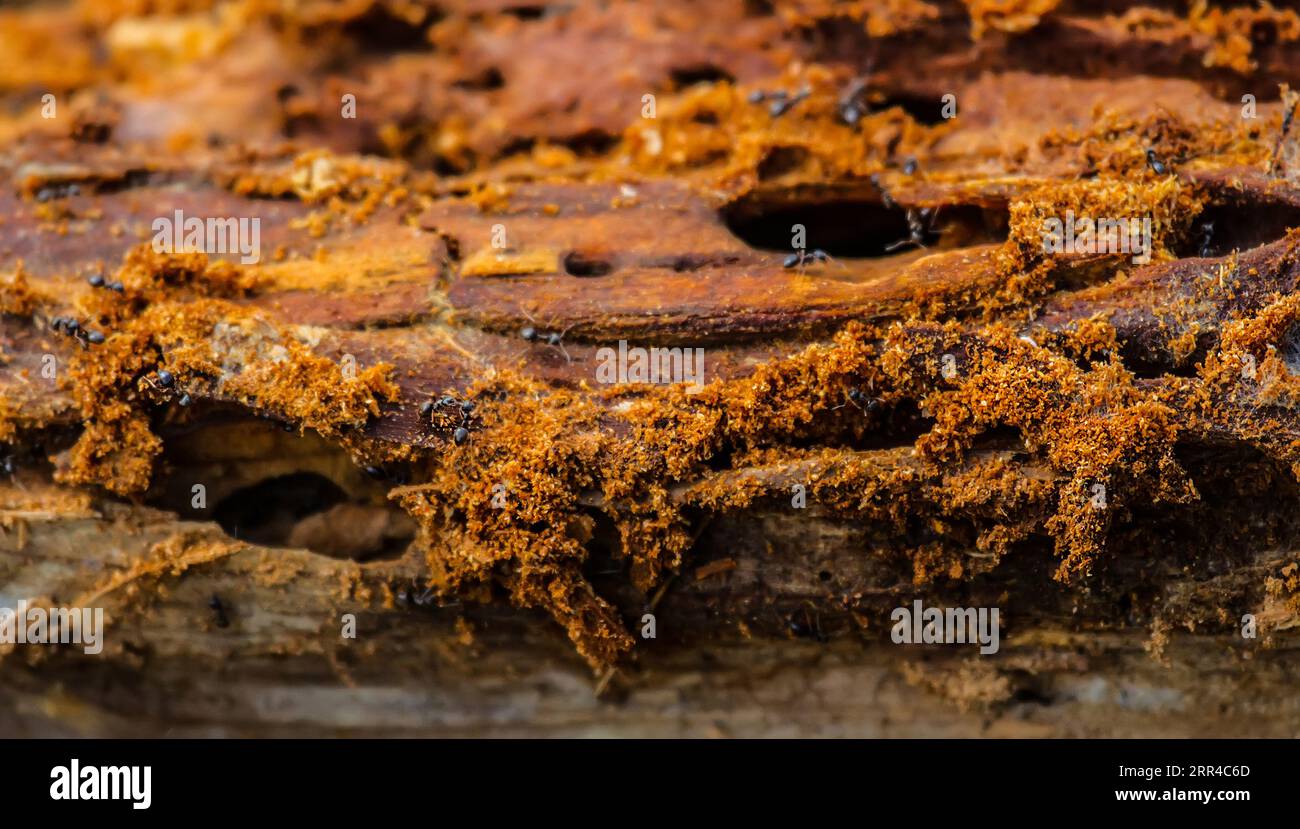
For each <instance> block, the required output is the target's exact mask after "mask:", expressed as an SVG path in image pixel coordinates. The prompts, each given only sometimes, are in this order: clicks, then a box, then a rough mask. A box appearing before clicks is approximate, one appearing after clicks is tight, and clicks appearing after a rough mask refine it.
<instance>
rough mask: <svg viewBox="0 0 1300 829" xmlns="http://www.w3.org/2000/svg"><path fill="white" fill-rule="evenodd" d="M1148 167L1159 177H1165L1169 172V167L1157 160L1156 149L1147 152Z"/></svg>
mask: <svg viewBox="0 0 1300 829" xmlns="http://www.w3.org/2000/svg"><path fill="white" fill-rule="evenodd" d="M1147 166H1148V167H1150V168H1151V172H1153V173H1155V174H1156V175H1158V176H1163V175H1165V174H1166V173H1168V172H1169V165H1167V164H1165V163H1164V162H1163V161H1161V160H1160V159H1159V158H1156V151H1155V150H1154V149H1148V150H1147Z"/></svg>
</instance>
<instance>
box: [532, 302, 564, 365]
mask: <svg viewBox="0 0 1300 829" xmlns="http://www.w3.org/2000/svg"><path fill="white" fill-rule="evenodd" d="M519 310H521V311H523V309H522V308H521V309H519ZM523 314H524V316H526V317H528V319H529V321H530V322H532V323H533V324H532V325H525V326H524V327H523V328H521V329H519V336H520V337H522V338H523V339H524V340H525V341H526V342H530V343H531V342H542V343H545V344H546V345H549V346H551V347H552V348H557V349H559V351H560V353H561V354H563V355H564V361H565V362H566V363H572V362H573V358H572V357H570V356H569V352H568V350H567V349H565V347H564V335H565V334H567V333H569V329H571V328H573V325H577V323H574V324H573V325H570V326H569V327H568V328H566V329H564V330H563V331H540V330H538V328H537V320H535V319H533V315H532V314H530V313H528V312H527V311H523Z"/></svg>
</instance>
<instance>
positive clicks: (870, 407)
mask: <svg viewBox="0 0 1300 829" xmlns="http://www.w3.org/2000/svg"><path fill="white" fill-rule="evenodd" d="M848 397H849V399H848V401H847V402H844V403H841V404H840V405H838V406H832V407H831V411H832V412H833V411H835V410H836V409H842V408H844V407H845V406H847V405H849V404H850V403H851V404H853V405H854V406H856V407H857V408H858V409H860V410H861V411H862V413H863V414H871V413H872V412H874V411H875V410H876V408H877V407H878V406H880V400H878V399H877V398H875V397H867V395H866V394H864V393H863V392H862V390H861V389H857V388H852V389H849V394H848Z"/></svg>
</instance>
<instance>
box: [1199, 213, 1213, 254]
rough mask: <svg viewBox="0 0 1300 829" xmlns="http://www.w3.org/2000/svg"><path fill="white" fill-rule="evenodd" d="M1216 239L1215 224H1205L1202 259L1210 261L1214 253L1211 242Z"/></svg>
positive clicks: (1203, 227) (1202, 234)
mask: <svg viewBox="0 0 1300 829" xmlns="http://www.w3.org/2000/svg"><path fill="white" fill-rule="evenodd" d="M1213 238H1214V222H1205V223H1204V224H1202V225H1201V250H1200V254H1201V258H1202V259H1208V258H1209V257H1210V255H1211V254H1212V253H1213V252H1214V248H1212V247H1211V246H1210V240H1211V239H1213Z"/></svg>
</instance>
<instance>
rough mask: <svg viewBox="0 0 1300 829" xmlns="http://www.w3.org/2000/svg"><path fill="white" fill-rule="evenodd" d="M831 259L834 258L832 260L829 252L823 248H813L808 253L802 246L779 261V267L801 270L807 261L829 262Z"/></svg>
mask: <svg viewBox="0 0 1300 829" xmlns="http://www.w3.org/2000/svg"><path fill="white" fill-rule="evenodd" d="M831 261H834V260H832V259H831V256H830V254H829V253H827V252H826V251H824V250H821V249H817V250H814V251H813V252H812V253H809V252H808V251H806V250H804V249H803V248H799V249H798V250H796V251H795V252H794V253H792V254H790V255H789V256H787V257H786V258H785V261H784V262H782V263H781V267H783V268H786V269H787V270H788V269H790V268H799V269H800V270H801V271H802V270H803V268H804V266H805V265H807V264H808V263H809V262H819V263H820V262H831Z"/></svg>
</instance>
